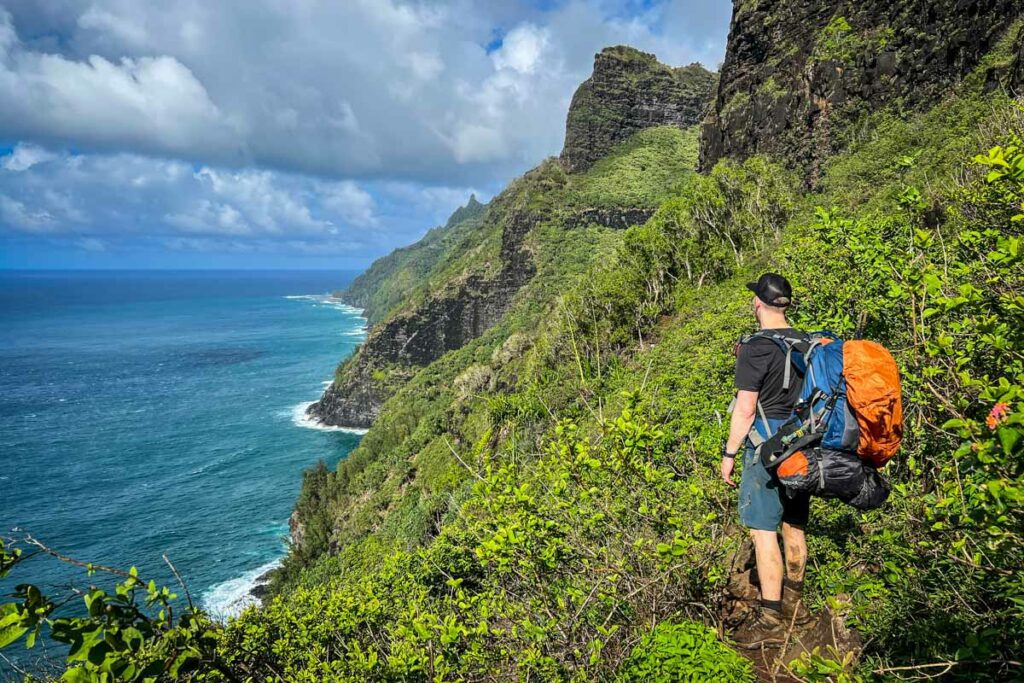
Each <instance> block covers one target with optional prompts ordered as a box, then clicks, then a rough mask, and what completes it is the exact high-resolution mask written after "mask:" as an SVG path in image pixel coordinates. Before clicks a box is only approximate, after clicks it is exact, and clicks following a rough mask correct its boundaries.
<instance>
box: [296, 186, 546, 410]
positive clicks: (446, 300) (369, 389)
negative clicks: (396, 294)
mask: <svg viewBox="0 0 1024 683" xmlns="http://www.w3.org/2000/svg"><path fill="white" fill-rule="evenodd" d="M523 199H524V198H521V197H518V196H517V195H516V194H515V193H514V192H506V194H505V195H504V196H499V197H498V198H497V199H496V200H495V202H496V204H497V205H498V206H497V209H496V210H495V211H494V212H493V214H490V215H488V216H486V217H485V218H484V221H483V223H482V224H481V225H480V226H478V227H480V228H481V230H480V231H479V232H480V233H485V232H486V228H487V227H488V225H490V224H497V226H498V227H499V228H500V248H499V250H498V254H497V266H498V267H497V268H496V272H489V271H493V270H495V269H494V268H493V267H491V268H488V267H487V266H493V264H490V263H489V262H487V260H486V259H485V262H484V263H483V264H482V265H483V266H484V267H483V268H482V269H480V268H475V269H474V268H472V267H469V268H467V269H465V270H463V271H461V272H456V273H454V274H453V275H452V276H451V277H450V279H449V280H447V281H446V282H444V283H443V284H442V286H440V288H439V289H437V290H436V291H434V292H432V293H430V294H428V295H426V296H425V298H424V300H423V301H422V302H421V303H419V304H418V305H413V306H408V307H404V308H403V307H401V306H400V307H399V309H398V310H397V312H394V313H393V314H392V315H390V316H388V317H386V318H385V319H384V320H382V321H380V322H379V323H378V324H377V325H375V326H373V327H372V329H371V330H370V333H369V335H368V337H367V339H366V341H365V342H364V343H363V345H362V346H361V347H360V348H359V350H358V351H357V352H356V355H355V356H354V357H353V358H351V359H350V360H349V361H347V362H346V363H345V364H343V365H342V367H341V368H340V369H339V371H338V373H337V377H336V378H335V381H334V382H333V383H332V384H331V386H330V387H328V389H327V390H326V391H325V392H324V395H323V397H322V398H321V399H320V400H319V401H317V402H316V403H314V404H313V405H312V406H310V408H309V413H310V414H311V415H313V416H315V417H316V418H317V419H318V420H319V421H321V422H323V423H324V424H331V425H341V426H347V427H361V428H366V427H369V426H370V425H371V424H372V423H373V420H374V419H375V418H376V417H377V414H378V413H379V412H380V408H381V405H383V403H384V401H386V400H387V399H388V397H390V396H391V394H393V393H394V391H395V389H396V388H397V387H398V386H400V385H401V384H402V383H403V382H404V381H406V380H407V379H408V378H409V377H410V376H411V375H412V373H413V372H414V371H415V368H417V367H423V366H425V365H428V364H429V363H431V362H433V361H434V360H437V359H438V358H440V357H441V356H442V355H444V354H445V353H447V352H448V351H453V350H455V349H458V348H461V347H462V346H463V345H464V344H466V343H467V342H468V341H470V340H472V339H475V338H476V337H478V336H480V335H481V334H482V333H483V332H484V331H485V330H487V329H488V328H489V327H490V326H491V325H493V324H494V323H496V322H497V321H498V320H499V319H500V318H501V316H502V315H503V314H504V313H505V311H507V310H508V308H509V306H510V305H511V304H512V301H513V298H514V296H515V294H516V292H517V291H518V290H519V289H520V288H521V287H522V286H523V285H524V284H526V283H527V282H528V281H529V280H530V278H532V277H533V275H534V272H535V270H536V269H535V266H534V264H533V261H532V260H531V258H530V254H529V251H528V250H527V249H526V248H525V246H524V239H525V237H526V235H527V233H529V231H530V229H531V228H532V227H533V226H534V225H535V224H536V223H537V221H538V220H539V217H540V214H538V213H537V212H535V211H530V210H529V209H527V208H526V207H525V206H522V201H521V200H523ZM525 199H528V197H526V198H525ZM478 236H479V238H480V239H481V240H484V239H486V238H485V236H484V235H483V234H479V235H478ZM469 237H470V238H471V237H472V235H470V236H469ZM440 265H442V266H443V265H444V264H440ZM343 298H345V297H344V294H343Z"/></svg>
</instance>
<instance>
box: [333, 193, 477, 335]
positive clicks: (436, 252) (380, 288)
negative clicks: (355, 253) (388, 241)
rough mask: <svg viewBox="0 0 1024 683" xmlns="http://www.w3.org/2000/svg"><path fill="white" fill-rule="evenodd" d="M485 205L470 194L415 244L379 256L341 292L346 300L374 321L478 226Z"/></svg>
mask: <svg viewBox="0 0 1024 683" xmlns="http://www.w3.org/2000/svg"><path fill="white" fill-rule="evenodd" d="M486 209H487V205H486V204H481V203H480V202H478V201H477V199H476V197H475V196H470V198H469V201H468V202H466V205H465V206H461V207H459V208H458V209H456V210H455V212H454V213H452V215H451V216H450V217H449V218H448V221H447V222H446V223H445V224H444V225H443V226H438V227H436V228H434V229H432V230H430V231H429V232H427V234H426V235H424V237H423V239H421V240H420V241H418V242H416V243H415V244H411V245H409V246H407V247H401V248H399V249H395V250H394V251H393V252H391V253H390V254H388V255H387V256H384V257H383V258H379V259H377V260H376V261H374V262H373V264H372V265H371V266H370V267H369V268H367V269H366V271H365V272H364V273H362V274H361V275H360V276H359V277H357V278H356V279H355V280H354V281H353V282H352V284H351V285H349V286H348V287H347V288H346V289H345V291H343V292H340V293H339V294H338V296H339V297H341V299H342V300H343V301H345V303H347V304H351V305H352V306H358V307H359V308H362V309H363V313H364V315H365V316H366V319H367V321H368V322H369V323H370V325H375V324H376V323H378V322H380V321H381V320H383V319H384V318H386V317H387V314H388V313H389V312H391V311H392V310H393V309H394V308H395V307H396V306H399V305H401V304H402V303H404V302H405V301H406V300H407V299H408V298H409V296H410V295H411V294H413V292H414V291H415V290H416V288H417V287H419V286H421V285H422V284H423V280H424V278H425V277H426V276H427V275H428V274H429V273H430V271H431V270H432V269H433V268H434V266H436V265H437V264H438V263H439V262H441V261H443V260H444V259H445V258H446V257H447V256H448V255H449V254H450V253H451V252H452V250H453V249H454V248H455V247H456V246H457V245H458V244H459V242H460V241H461V240H462V239H463V237H464V236H465V235H466V234H467V233H471V232H472V231H473V230H474V229H475V228H476V227H477V225H478V224H479V222H480V220H481V219H482V217H483V215H484V212H485V211H486Z"/></svg>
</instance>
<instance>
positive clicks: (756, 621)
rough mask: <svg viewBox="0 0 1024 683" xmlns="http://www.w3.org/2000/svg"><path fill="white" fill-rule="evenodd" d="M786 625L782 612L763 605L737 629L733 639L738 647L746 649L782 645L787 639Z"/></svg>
mask: <svg viewBox="0 0 1024 683" xmlns="http://www.w3.org/2000/svg"><path fill="white" fill-rule="evenodd" d="M786 626H787V624H786V622H785V621H783V618H782V613H781V612H779V611H778V610H774V609H770V608H767V607H763V606H762V607H759V608H758V609H757V611H756V612H754V614H753V616H752V618H751V619H750V620H749V621H747V622H746V623H744V624H742V625H741V626H740V627H739V628H738V629H736V631H735V632H734V633H733V634H732V639H733V640H735V641H736V647H740V648H743V649H744V650H760V649H761V648H765V647H782V644H783V643H784V642H785V640H786Z"/></svg>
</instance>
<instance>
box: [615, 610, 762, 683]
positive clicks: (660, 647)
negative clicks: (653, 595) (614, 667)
mask: <svg viewBox="0 0 1024 683" xmlns="http://www.w3.org/2000/svg"><path fill="white" fill-rule="evenodd" d="M618 680H619V681H621V682H622V683H626V682H630V683H632V682H633V681H650V682H651V683H669V682H671V681H688V682H691V683H703V682H704V681H721V683H747V682H748V681H753V680H754V672H753V667H752V666H751V664H750V661H749V660H747V659H744V658H743V657H741V656H739V655H738V654H736V652H735V651H733V650H730V649H729V648H727V647H725V646H724V645H723V644H722V643H721V642H720V641H719V640H718V638H717V637H716V636H715V633H714V631H711V630H710V629H708V628H707V627H706V626H704V625H702V624H696V623H693V622H683V623H678V624H674V623H671V622H662V623H660V624H658V625H657V626H655V627H654V630H653V631H651V632H650V633H648V634H647V635H645V636H644V637H643V639H642V640H641V641H640V642H639V643H637V645H636V646H635V647H634V648H633V653H632V654H631V655H630V657H629V659H628V660H626V663H625V666H624V667H623V670H622V672H621V673H620V674H619V677H618Z"/></svg>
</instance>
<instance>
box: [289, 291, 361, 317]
mask: <svg viewBox="0 0 1024 683" xmlns="http://www.w3.org/2000/svg"><path fill="white" fill-rule="evenodd" d="M284 298H285V299H291V300H292V301H312V302H313V303H315V304H317V305H319V306H328V307H330V308H336V309H338V310H339V311H343V312H345V313H354V314H356V315H362V313H363V309H361V308H357V307H356V306H349V305H348V304H347V303H345V302H344V301H342V300H341V299H338V298H335V297H333V296H331V295H330V294H289V295H288V296H286V297H284Z"/></svg>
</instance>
